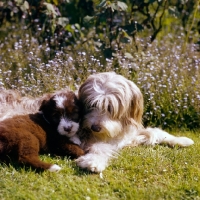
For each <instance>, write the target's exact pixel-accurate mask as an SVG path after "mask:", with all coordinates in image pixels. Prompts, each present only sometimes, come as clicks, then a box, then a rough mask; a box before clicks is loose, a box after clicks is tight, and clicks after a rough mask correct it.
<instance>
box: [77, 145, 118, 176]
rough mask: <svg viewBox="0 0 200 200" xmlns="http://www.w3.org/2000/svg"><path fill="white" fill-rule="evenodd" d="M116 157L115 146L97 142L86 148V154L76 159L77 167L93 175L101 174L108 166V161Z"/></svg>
mask: <svg viewBox="0 0 200 200" xmlns="http://www.w3.org/2000/svg"><path fill="white" fill-rule="evenodd" d="M115 155H116V146H115V145H111V144H107V143H103V142H98V143H94V144H92V145H91V146H90V147H89V148H88V153H87V154H86V155H84V156H81V157H79V158H78V159H76V163H77V165H78V166H79V167H81V168H83V169H87V170H89V171H92V172H95V173H101V172H102V171H103V170H105V168H106V167H107V166H108V162H109V160H110V159H111V158H112V157H114V156H115Z"/></svg>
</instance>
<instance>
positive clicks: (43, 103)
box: [39, 100, 48, 111]
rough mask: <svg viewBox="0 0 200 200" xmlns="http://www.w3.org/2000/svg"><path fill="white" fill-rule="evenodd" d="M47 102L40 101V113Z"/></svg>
mask: <svg viewBox="0 0 200 200" xmlns="http://www.w3.org/2000/svg"><path fill="white" fill-rule="evenodd" d="M47 102H48V101H47V100H43V101H42V104H41V106H40V108H39V111H42V110H44V108H45V107H46V105H47Z"/></svg>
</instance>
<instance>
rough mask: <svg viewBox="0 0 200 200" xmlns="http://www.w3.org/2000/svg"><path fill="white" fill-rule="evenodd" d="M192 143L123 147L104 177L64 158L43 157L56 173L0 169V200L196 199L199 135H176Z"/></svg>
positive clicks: (199, 195)
mask: <svg viewBox="0 0 200 200" xmlns="http://www.w3.org/2000/svg"><path fill="white" fill-rule="evenodd" d="M174 135H185V136H187V137H190V138H192V139H193V140H194V141H195V144H194V145H193V146H190V147H188V148H179V147H174V148H169V147H167V146H154V147H144V146H140V147H133V148H132V147H131V148H130V147H129V148H128V147H127V148H125V149H123V150H122V151H121V153H120V155H119V157H118V158H117V159H113V160H112V161H111V163H110V166H109V167H108V168H107V169H106V170H105V171H104V172H103V177H100V175H99V174H93V173H90V172H87V171H83V170H81V169H79V168H78V167H77V166H76V164H75V163H74V161H72V160H70V159H68V158H60V157H51V156H50V155H42V156H41V159H43V160H45V161H50V162H52V163H56V164H58V165H60V166H62V170H61V171H60V172H58V173H51V172H48V171H45V172H36V171H34V170H32V169H30V168H26V167H24V166H19V165H17V164H16V163H12V164H11V165H9V166H6V165H5V164H1V166H0V177H1V179H0V199H1V200H4V199H5V200H8V199H9V200H10V199H12V200H15V199H26V200H28V199H31V200H35V199H37V200H45V199H49V200H54V199H55V200H63V199H69V200H70V199H73V200H74V199H86V200H90V199H91V200H93V199H106V200H108V199H109V200H114V199H140V200H141V199H145V200H147V199H150V200H154V199H155V200H158V199H184V200H185V199H200V182H199V180H200V164H199V157H200V156H199V152H200V135H199V132H198V131H197V132H183V133H181V132H176V133H174Z"/></svg>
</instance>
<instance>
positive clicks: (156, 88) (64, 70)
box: [0, 0, 200, 129]
mask: <svg viewBox="0 0 200 200" xmlns="http://www.w3.org/2000/svg"><path fill="white" fill-rule="evenodd" d="M198 5H199V1H195V0H191V1H187V2H185V1H182V0H176V1H174V0H173V1H157V0H148V1H146V0H144V1H142V0H141V1H128V0H127V1H107V0H102V1H100V2H98V1H92V0H71V1H58V0H48V1H44V0H38V1H30V0H27V1H24V0H9V1H3V2H0V8H1V9H0V13H1V14H0V41H1V43H0V47H1V48H0V60H1V61H0V72H1V73H0V87H1V88H12V89H17V90H19V91H20V92H21V93H22V94H23V95H32V96H37V95H41V94H42V93H44V92H49V91H52V90H57V89H61V88H64V87H66V86H69V87H71V89H73V90H76V89H78V87H79V86H80V84H81V83H82V82H83V81H84V80H85V79H86V78H87V77H88V76H89V75H90V74H93V73H96V72H103V71H115V72H117V73H119V74H122V75H124V76H125V77H127V78H129V79H130V80H132V81H134V82H135V83H136V84H137V85H138V86H139V87H140V88H141V90H142V92H143V95H144V99H145V113H144V125H145V126H148V125H151V126H160V127H162V128H170V129H172V128H184V129H187V128H189V129H196V128H199V127H200V123H199V122H200V104H199V101H200V89H199V87H200V86H199V85H200V82H199V80H200V74H199V66H200V57H199V52H198V50H199V46H198V41H199V34H198V31H199V29H198V23H199V20H200V14H199V12H198V11H199V6H198ZM188 13H190V15H189V14H188Z"/></svg>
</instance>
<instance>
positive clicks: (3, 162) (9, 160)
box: [0, 154, 96, 176]
mask: <svg viewBox="0 0 200 200" xmlns="http://www.w3.org/2000/svg"><path fill="white" fill-rule="evenodd" d="M42 155H43V156H47V155H44V154H42ZM48 157H50V159H52V160H51V161H45V162H49V163H52V161H53V160H54V159H59V160H62V161H64V160H69V161H71V167H72V168H73V172H72V175H75V176H87V175H91V174H96V173H93V172H90V171H88V170H86V169H81V168H79V167H78V166H77V165H76V163H75V159H72V158H70V157H68V156H57V155H50V156H49V155H48ZM42 160H43V159H42ZM0 167H9V168H14V169H15V170H16V171H18V172H20V171H26V172H30V171H32V172H35V173H38V174H42V173H43V172H45V171H47V170H44V169H38V168H34V167H32V166H30V165H28V164H23V163H20V162H18V160H17V159H16V158H15V157H12V156H11V157H9V156H5V157H3V158H2V157H0Z"/></svg>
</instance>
